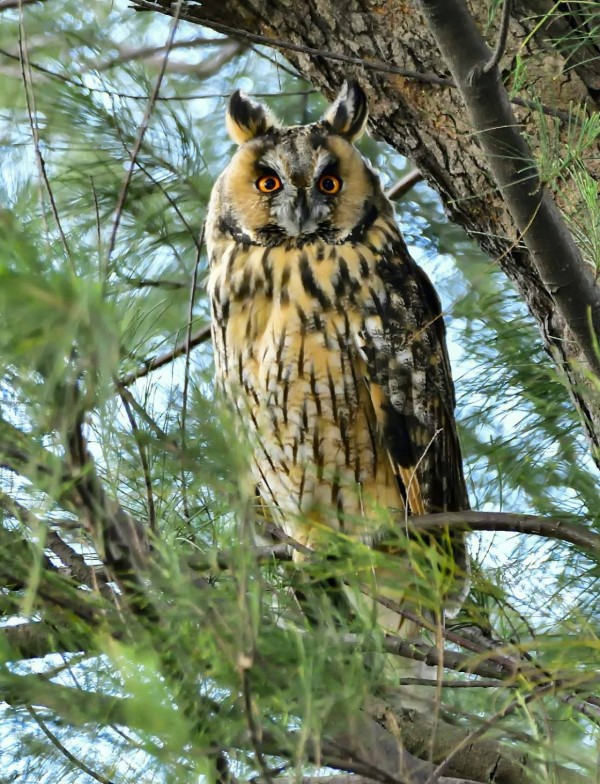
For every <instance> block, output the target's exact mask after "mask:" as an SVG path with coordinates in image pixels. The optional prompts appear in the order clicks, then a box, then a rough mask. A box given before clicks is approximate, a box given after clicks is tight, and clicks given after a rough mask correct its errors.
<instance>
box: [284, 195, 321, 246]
mask: <svg viewBox="0 0 600 784" xmlns="http://www.w3.org/2000/svg"><path fill="white" fill-rule="evenodd" d="M282 223H283V225H284V228H285V230H286V231H287V232H288V234H290V235H291V236H292V237H299V236H301V235H302V234H313V233H314V232H315V231H316V230H317V227H318V224H317V221H316V220H315V218H314V216H313V212H312V208H311V205H310V204H309V203H308V199H307V197H306V191H305V190H304V188H298V191H297V193H296V198H294V199H290V200H289V202H288V203H287V204H286V207H285V211H284V214H283V216H282Z"/></svg>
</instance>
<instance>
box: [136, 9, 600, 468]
mask: <svg viewBox="0 0 600 784" xmlns="http://www.w3.org/2000/svg"><path fill="white" fill-rule="evenodd" d="M461 4H462V3H461ZM175 5H176V4H171V3H169V2H167V0H158V1H157V2H154V3H152V2H148V1H147V0H134V6H136V7H138V8H145V9H149V8H152V9H154V10H160V11H162V12H163V13H168V14H174V13H177V11H175V10H174V8H175ZM423 5H427V3H423ZM513 5H514V7H513V10H512V16H511V19H510V26H509V29H508V38H507V43H506V46H505V48H504V54H503V56H502V58H501V61H500V68H501V73H502V75H503V80H504V83H505V84H506V86H507V87H508V88H509V89H510V88H511V87H512V88H513V89H514V95H513V96H512V103H513V109H514V111H515V114H516V116H517V119H518V122H519V123H520V125H521V131H522V133H523V134H524V135H525V136H526V138H527V139H528V141H529V144H530V146H531V147H532V148H533V152H534V154H535V155H536V157H537V156H544V155H545V156H546V159H548V156H551V159H552V161H553V162H556V161H558V160H560V156H561V152H562V153H564V152H565V150H566V148H567V144H568V143H569V139H570V140H571V143H572V141H573V136H574V133H576V131H577V129H578V128H579V127H580V124H581V123H582V122H584V121H585V120H586V118H587V117H588V116H589V115H590V113H591V112H593V111H597V109H598V105H599V100H600V58H599V57H598V55H599V52H600V44H598V42H597V41H595V40H594V38H593V35H594V33H593V27H594V25H593V20H592V18H591V17H592V15H593V14H594V13H600V12H593V11H592V12H588V17H587V19H581V18H578V15H577V12H576V11H573V10H572V9H571V4H570V3H568V2H564V3H559V4H558V7H555V5H556V4H554V3H552V2H551V1H550V0H522V1H521V2H515V3H514V4H513ZM470 6H471V11H472V13H473V16H474V19H475V23H476V26H477V28H478V29H479V31H480V33H482V34H483V36H484V37H485V39H486V40H487V42H488V44H489V46H490V47H491V48H492V49H493V48H494V47H495V45H496V41H497V38H498V30H499V25H500V11H499V9H498V11H497V13H496V14H495V16H494V19H493V20H492V21H490V19H489V11H490V8H489V7H488V6H491V3H483V2H481V0H480V1H479V2H472V3H471V4H470ZM546 15H547V18H546ZM180 16H181V18H185V19H188V20H190V21H195V22H198V23H199V24H202V25H206V26H208V27H213V28H214V29H216V30H218V31H221V32H227V33H229V34H231V35H233V36H234V37H235V36H236V35H237V36H238V37H240V38H241V39H242V40H250V41H258V40H260V37H263V38H264V39H265V40H264V43H266V44H271V45H273V46H275V47H277V48H279V49H280V51H281V52H282V53H283V54H284V55H285V56H286V58H288V60H290V61H291V62H292V63H293V64H294V65H295V66H296V67H297V68H298V69H299V71H301V72H302V73H303V74H304V75H305V76H306V78H307V79H309V80H310V81H311V82H312V83H313V84H314V85H315V86H316V87H318V88H319V89H320V90H322V92H323V93H324V94H325V95H326V96H328V97H332V96H333V95H334V94H335V93H336V92H337V90H338V89H339V87H340V85H341V83H342V82H343V80H344V78H345V77H346V76H347V75H349V74H352V75H354V76H356V77H357V78H358V79H359V80H360V82H361V84H362V85H363V87H364V88H365V90H366V92H367V95H368V96H369V103H370V118H371V119H370V129H371V132H372V133H373V134H374V135H375V136H377V137H379V138H382V139H384V140H385V141H387V142H388V143H389V144H390V145H391V146H392V147H394V148H395V149H396V150H398V152H400V153H401V154H402V155H405V156H406V157H408V158H410V159H411V160H412V161H413V162H414V164H415V165H416V166H417V167H418V168H419V170H420V171H421V172H422V173H423V175H424V176H425V178H426V179H427V181H428V182H429V183H430V185H432V186H433V187H434V188H435V189H436V190H437V191H438V193H439V194H440V197H441V199H442V201H443V203H444V205H445V208H446V210H447V213H448V215H449V217H450V219H451V220H453V221H455V222H456V223H458V224H460V225H461V226H462V227H463V228H464V229H465V230H466V231H467V233H468V234H469V235H470V236H471V237H473V238H474V239H475V240H476V241H477V242H478V243H479V245H480V246H481V248H482V249H483V250H484V251H485V252H486V253H487V254H489V256H490V257H491V258H492V259H493V260H494V261H496V262H497V263H498V264H499V266H500V267H501V269H502V270H503V271H504V272H505V273H506V275H508V277H509V278H510V279H511V281H512V282H513V283H514V285H515V286H516V287H517V289H518V291H519V292H520V293H521V295H522V296H523V298H524V300H525V301H526V303H527V305H528V307H529V310H530V312H531V313H532V315H533V316H534V318H535V319H536V321H537V323H538V325H539V328H540V331H541V334H542V337H543V341H544V345H545V347H546V349H547V351H548V353H549V354H550V356H551V358H552V360H553V361H554V363H555V364H556V366H557V368H558V369H559V371H560V372H561V374H562V375H563V377H564V378H565V380H566V382H567V384H568V387H569V389H570V392H571V396H572V399H573V401H574V403H575V405H576V407H577V409H578V411H579V412H580V414H581V417H582V421H583V423H584V425H585V429H586V431H587V434H588V436H589V438H590V441H591V445H592V454H593V457H594V459H595V460H596V462H597V463H598V462H599V458H598V454H599V450H598V447H599V446H600V406H599V405H598V389H597V385H596V383H595V381H594V377H595V375H596V373H595V372H594V371H595V368H596V367H597V366H598V353H597V351H596V335H595V333H594V334H592V330H591V328H590V329H589V330H588V335H587V337H588V338H589V340H588V345H587V346H585V345H582V341H581V340H580V339H579V338H578V336H577V330H576V326H577V325H576V324H575V321H574V320H573V319H571V320H570V319H569V316H568V315H567V316H565V313H564V311H563V310H561V308H560V290H561V289H562V285H563V284H562V283H561V282H560V281H559V280H558V279H557V281H556V283H555V284H554V283H553V282H552V280H550V281H549V280H548V276H545V282H544V279H543V278H544V276H543V275H542V274H540V268H539V265H538V264H537V263H536V260H535V258H534V257H533V255H532V254H531V253H530V252H529V250H528V248H527V247H526V242H524V241H523V237H524V236H525V233H519V231H518V230H517V229H516V227H515V223H514V222H513V218H512V217H511V214H510V212H509V210H508V208H507V203H506V202H505V200H504V199H503V197H502V195H501V193H500V191H499V190H498V188H497V184H496V180H495V178H494V176H493V174H492V167H491V166H490V164H489V160H488V159H487V158H486V155H485V153H484V152H483V150H482V147H481V146H480V144H479V142H478V138H477V137H478V134H477V133H474V132H473V127H472V125H471V124H470V119H469V116H468V113H467V110H466V107H465V104H464V103H463V98H462V97H461V92H459V90H458V89H456V87H454V86H453V84H452V78H451V76H450V72H449V67H448V64H447V63H446V61H445V60H444V58H443V57H442V55H441V53H440V50H439V48H438V46H437V44H436V40H435V38H434V36H433V34H432V33H431V32H430V28H429V26H428V24H427V22H426V20H425V17H424V16H423V14H422V13H421V3H420V2H418V0H395V1H394V2H388V0H334V1H333V2H332V0H310V2H304V3H296V2H293V1H292V0H236V2H223V1H222V0H221V1H220V2H216V1H215V0H204V2H202V4H201V5H200V4H198V5H194V4H192V5H190V6H188V5H186V6H185V7H184V8H183V9H182V11H181V13H180ZM576 28H577V29H576ZM586 31H587V35H586ZM244 34H245V35H244ZM574 41H577V45H575V44H574V43H573V42H574ZM462 44H463V42H462V41H461V40H456V41H454V46H455V47H456V50H457V51H458V53H459V54H460V50H461V46H462ZM290 46H291V47H292V48H290ZM303 49H304V50H306V49H309V50H312V51H302V50H303ZM446 55H447V52H446ZM517 60H518V62H519V68H520V71H519V74H520V76H519V83H518V85H517V84H516V81H517V79H516V77H514V75H513V74H514V72H515V69H514V65H515V63H516V62H517ZM359 61H364V62H362V63H361V62H359ZM540 102H541V103H540ZM542 130H545V131H546V133H545V135H544V134H542V133H541V131H542ZM549 137H550V138H552V139H555V141H554V142H552V149H549V148H548V142H547V141H546V142H543V143H542V142H541V140H542V139H543V138H546V139H547V138H549ZM596 147H597V145H596ZM581 161H582V162H583V166H584V167H585V169H586V171H587V175H589V178H590V179H589V180H588V182H591V183H592V184H594V183H595V184H596V187H597V181H598V179H599V178H600V157H599V156H598V154H597V149H593V148H590V149H588V150H587V151H583V153H582V156H581ZM544 171H545V170H544V168H543V167H542V171H541V172H540V174H541V176H542V178H543V176H544ZM542 181H543V180H542ZM546 184H547V186H548V188H549V190H550V191H551V192H552V194H553V196H554V198H555V201H556V203H557V204H558V206H559V208H560V209H561V211H562V215H563V217H564V220H565V223H566V227H567V228H569V227H571V226H572V225H573V222H574V223H576V222H577V220H578V218H579V219H580V218H581V215H584V214H585V204H584V199H583V198H582V195H581V192H580V190H578V188H577V187H576V182H575V179H574V178H573V177H572V176H570V174H569V172H568V171H567V170H566V169H564V170H563V171H560V172H558V174H557V175H556V176H553V177H551V179H550V181H549V182H547V183H546ZM526 239H527V238H526ZM579 249H580V251H581V256H582V257H583V258H584V259H585V261H582V260H581V259H580V260H579V262H578V264H579V267H580V268H579V269H577V268H575V267H574V265H573V261H572V259H564V260H563V259H562V258H560V259H559V260H558V261H559V266H561V270H560V272H561V280H566V281H569V280H571V279H572V278H573V277H577V276H581V275H582V274H583V279H584V281H586V282H585V287H587V291H584V295H585V296H584V297H583V298H582V305H581V311H582V313H581V316H579V317H578V320H579V321H581V320H582V316H583V317H586V318H589V322H590V324H591V323H592V322H594V321H595V315H597V314H594V313H593V312H591V313H590V312H586V310H588V309H586V305H585V303H586V302H589V301H600V300H599V297H600V292H599V291H598V286H597V285H596V282H595V278H596V265H597V264H600V259H598V258H592V255H593V248H592V251H590V250H589V249H588V248H587V246H586V244H585V243H583V244H580V248H579ZM596 250H597V249H596ZM554 264H555V266H556V259H554ZM582 265H583V266H584V267H585V268H586V269H581V266H582ZM588 265H589V268H588ZM557 303H558V305H557ZM482 316H485V314H482ZM579 326H581V325H579ZM599 464H600V463H599Z"/></svg>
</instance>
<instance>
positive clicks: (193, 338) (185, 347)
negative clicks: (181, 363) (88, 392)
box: [120, 325, 210, 387]
mask: <svg viewBox="0 0 600 784" xmlns="http://www.w3.org/2000/svg"><path fill="white" fill-rule="evenodd" d="M209 338H210V325H207V326H204V327H200V329H198V330H197V331H196V332H193V333H192V334H191V335H188V336H186V338H185V339H184V340H182V341H181V342H180V343H178V344H177V345H176V346H175V348H173V349H171V350H170V351H165V353H164V354H159V355H158V356H156V357H152V358H151V359H145V360H144V361H143V363H142V365H141V366H140V367H139V368H138V369H137V370H133V371H132V372H131V373H127V374H126V375H125V376H123V377H122V378H121V380H120V383H121V384H122V385H123V386H124V387H128V386H130V385H131V384H133V383H134V382H135V381H137V380H138V379H139V378H144V376H147V375H148V374H149V373H151V372H152V371H153V370H158V369H159V368H161V367H164V366H165V365H168V364H169V363H170V362H173V360H174V359H177V358H178V357H181V356H183V355H184V354H185V353H186V352H187V351H191V349H193V348H195V347H196V346H199V345H201V344H202V343H206V341H207V340H208V339H209Z"/></svg>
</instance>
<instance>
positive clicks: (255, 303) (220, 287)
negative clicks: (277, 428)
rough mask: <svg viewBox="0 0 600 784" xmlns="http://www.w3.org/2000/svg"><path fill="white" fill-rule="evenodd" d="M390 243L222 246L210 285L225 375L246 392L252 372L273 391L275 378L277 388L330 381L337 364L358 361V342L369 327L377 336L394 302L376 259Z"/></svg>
mask: <svg viewBox="0 0 600 784" xmlns="http://www.w3.org/2000/svg"><path fill="white" fill-rule="evenodd" d="M382 239H383V238H381V237H379V236H377V237H376V240H379V243H378V245H373V244H370V245H369V246H366V245H358V244H357V245H355V246H335V245H326V244H325V243H321V242H319V243H315V244H314V245H310V246H305V247H303V248H294V249H286V248H285V247H274V248H263V247H257V246H250V247H249V248H247V249H243V248H242V247H241V246H240V245H239V244H236V243H233V242H231V243H229V244H228V245H227V246H225V247H223V246H221V249H220V251H221V252H220V254H219V256H220V258H219V262H218V263H217V264H216V265H214V266H213V269H212V272H211V275H210V279H209V293H210V295H211V298H212V302H213V322H214V325H215V327H214V329H215V343H216V346H217V374H218V375H219V376H221V377H222V378H223V380H225V381H227V382H229V383H236V382H237V383H238V384H240V385H241V386H245V382H246V381H247V380H248V378H247V375H248V373H249V372H250V373H251V374H252V375H253V376H255V375H256V374H257V373H258V380H259V383H260V382H261V381H262V382H263V383H264V385H265V386H264V387H263V388H262V390H261V391H263V392H266V391H269V390H270V388H271V386H272V385H271V384H270V383H269V382H270V380H272V379H273V377H275V379H276V382H277V384H282V382H285V383H289V382H290V381H292V380H294V379H303V378H305V377H306V378H308V377H309V376H311V375H312V376H314V377H316V380H317V381H322V380H323V377H324V376H325V377H326V376H327V371H328V369H329V370H331V369H332V368H331V365H332V363H333V364H335V365H337V366H338V370H339V369H341V368H340V367H339V366H341V364H342V361H343V358H344V357H346V358H348V359H349V360H350V359H352V360H355V359H356V357H357V356H358V349H357V346H356V337H357V335H359V334H360V332H361V330H362V329H364V327H365V324H366V322H367V321H368V322H369V326H370V329H371V330H373V329H377V326H378V323H379V325H380V324H381V313H382V312H383V310H384V308H385V305H386V301H387V293H386V290H385V286H384V285H383V282H382V281H381V279H380V278H379V277H378V275H377V271H376V262H375V255H374V254H375V252H377V251H378V250H380V249H381V242H382ZM377 322H378V323H377ZM347 371H348V372H350V371H351V368H350V367H348V368H347ZM254 380H255V381H256V380H257V379H254ZM260 386H263V384H262V383H260ZM256 391H257V392H258V391H259V390H256ZM273 391H274V390H273Z"/></svg>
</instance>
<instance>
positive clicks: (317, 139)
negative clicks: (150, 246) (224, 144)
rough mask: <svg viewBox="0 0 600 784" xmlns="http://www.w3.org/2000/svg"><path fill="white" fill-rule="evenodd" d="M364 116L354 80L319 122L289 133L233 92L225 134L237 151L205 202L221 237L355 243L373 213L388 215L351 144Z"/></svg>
mask: <svg viewBox="0 0 600 784" xmlns="http://www.w3.org/2000/svg"><path fill="white" fill-rule="evenodd" d="M367 115H368V112H367V99H366V96H365V93H364V92H363V90H362V88H361V87H360V85H359V84H358V82H356V81H349V82H346V83H345V84H344V86H343V88H342V90H341V92H340V93H339V95H338V97H337V98H336V100H335V101H334V102H333V103H332V104H331V106H330V107H329V108H328V109H327V111H326V112H325V114H324V116H323V117H322V119H321V120H319V121H318V122H316V123H311V124H310V125H295V126H291V127H282V126H281V125H280V123H279V122H278V121H277V120H276V119H275V118H274V117H273V115H272V114H271V113H270V111H269V110H268V109H267V108H266V107H265V106H263V105H262V104H259V103H256V102H254V101H252V100H251V99H250V98H248V97H247V96H246V95H244V94H243V93H240V92H239V91H237V92H235V93H234V94H233V95H232V96H231V99H230V101H229V107H228V110H227V129H228V131H229V134H230V136H231V138H232V139H233V140H234V141H235V142H236V143H237V144H238V145H239V149H238V150H237V151H236V153H235V155H234V156H233V158H232V160H231V161H230V163H229V165H228V166H227V168H226V169H225V171H224V172H223V173H222V174H221V176H220V178H219V181H218V183H217V185H216V186H215V192H214V193H213V197H212V204H211V209H212V211H213V213H214V212H215V211H216V212H218V217H217V216H214V217H215V218H216V220H217V224H218V229H219V231H220V232H222V233H225V234H230V235H232V236H233V237H235V238H236V239H238V240H241V241H245V242H250V243H254V244H258V245H266V246H269V245H279V244H284V243H290V244H292V245H295V246H302V245H304V244H306V243H308V242H314V241H315V240H316V239H319V238H320V239H323V240H324V241H326V242H328V243H333V244H338V243H341V242H345V241H347V240H348V239H350V240H352V239H358V238H359V237H360V235H361V234H362V232H364V231H365V230H366V228H368V226H369V225H370V224H371V223H372V221H373V220H374V218H375V217H376V215H377V214H379V213H381V212H382V211H384V212H386V211H388V210H389V209H390V207H389V203H388V202H387V200H386V199H385V197H384V196H383V193H382V190H381V186H380V183H379V179H378V177H377V175H376V174H375V173H374V172H373V171H372V170H371V168H370V167H369V165H368V164H367V163H366V162H365V161H364V159H363V158H362V156H361V155H360V153H359V152H358V150H357V149H356V148H355V147H354V145H353V142H354V141H356V140H357V139H358V138H359V137H360V136H361V135H362V133H363V132H364V129H365V126H366V123H367Z"/></svg>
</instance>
